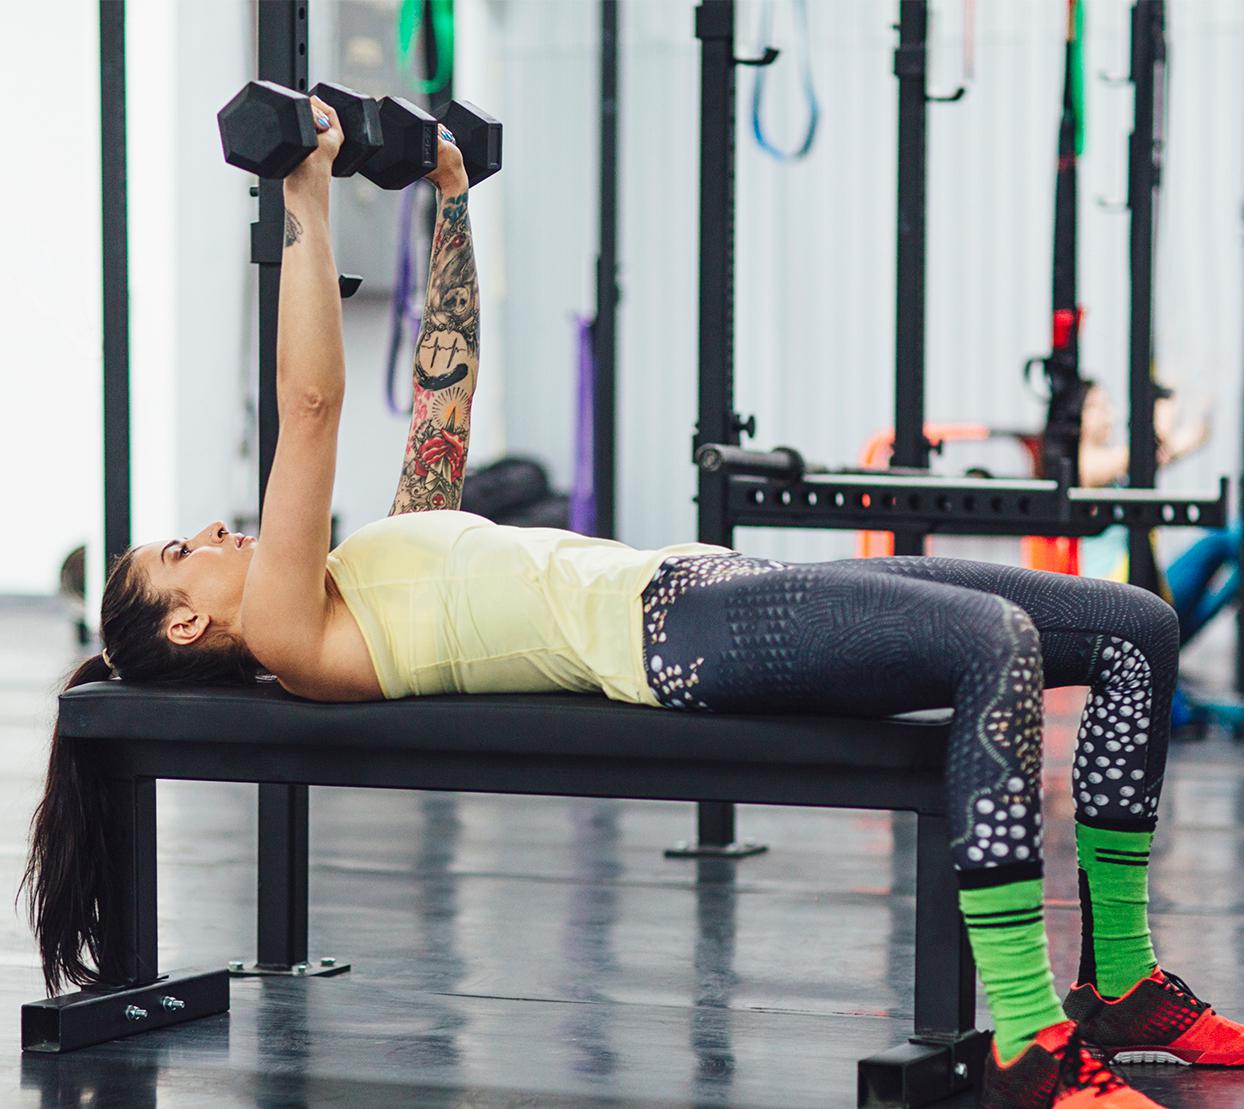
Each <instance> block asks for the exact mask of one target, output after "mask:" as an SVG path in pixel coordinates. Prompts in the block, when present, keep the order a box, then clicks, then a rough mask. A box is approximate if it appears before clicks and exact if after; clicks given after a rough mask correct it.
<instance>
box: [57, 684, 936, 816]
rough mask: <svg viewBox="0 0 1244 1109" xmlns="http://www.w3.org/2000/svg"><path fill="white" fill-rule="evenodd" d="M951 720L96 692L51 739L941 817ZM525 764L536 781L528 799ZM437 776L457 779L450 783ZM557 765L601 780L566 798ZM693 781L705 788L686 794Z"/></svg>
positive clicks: (152, 771) (313, 770) (549, 701)
mask: <svg viewBox="0 0 1244 1109" xmlns="http://www.w3.org/2000/svg"><path fill="white" fill-rule="evenodd" d="M948 721H949V714H948V713H935V714H930V713H924V714H913V715H910V716H906V717H896V718H891V719H885V720H876V719H868V720H862V719H849V718H842V717H822V716H803V715H754V716H753V715H746V716H743V715H724V714H708V713H690V712H678V711H673V710H666V709H652V708H646V707H643V706H638V705H625V704H619V703H617V702H612V701H609V700H607V699H606V698H604V697H595V696H585V695H573V694H566V695H545V694H514V695H481V694H476V695H471V696H444V697H424V698H410V699H407V700H402V701H376V702H365V703H360V704H324V703H319V702H314V701H304V700H301V699H299V698H296V697H292V696H290V695H289V694H287V693H285V692H284V691H283V690H282V689H281V688H280V687H279V686H278V685H277V684H276V683H275V682H262V683H260V684H258V685H256V686H252V687H236V686H235V687H227V688H211V687H170V686H161V685H146V686H144V685H140V684H136V683H132V682H116V681H112V682H96V683H91V684H87V685H83V686H79V687H77V688H75V689H72V690H69V691H67V692H66V693H64V694H63V695H62V696H61V699H60V731H61V735H62V736H64V737H66V738H69V739H73V740H79V741H97V742H99V743H104V744H106V745H108V746H109V747H110V748H112V749H113V758H110V759H109V766H110V767H113V768H115V769H116V770H117V771H118V772H119V773H120V774H123V775H129V774H138V775H145V776H151V777H159V778H165V777H168V778H208V779H212V780H242V781H288V782H305V783H306V784H322V785H379V786H386V785H387V786H395V787H399V788H432V789H437V788H442V789H444V788H449V789H462V790H479V791H484V792H492V791H499V792H550V793H582V794H585V795H602V796H619V797H649V796H651V797H665V796H670V797H681V798H684V799H687V800H702V799H704V800H707V799H718V798H719V797H720V792H721V789H722V788H724V783H723V782H717V783H716V784H714V783H713V782H712V781H711V779H712V778H713V777H714V774H713V768H717V769H718V770H720V771H726V772H727V773H726V774H725V777H727V778H729V779H730V780H733V781H735V782H737V783H739V784H740V785H742V784H743V783H746V782H748V781H751V782H754V783H755V788H754V789H740V788H738V787H737V786H736V787H733V788H731V789H727V792H728V793H730V794H731V796H729V797H728V798H727V797H720V799H730V800H754V801H777V802H778V803H781V802H782V801H783V800H785V799H787V797H789V803H792V804H831V805H832V804H844V803H847V802H845V801H844V800H842V799H838V800H829V799H828V798H823V799H821V800H816V799H812V798H814V797H816V796H818V794H816V793H815V791H813V793H811V794H809V792H808V790H807V789H803V788H794V789H793V790H790V791H789V792H783V790H781V789H779V790H778V793H779V794H780V795H781V796H777V797H775V796H774V786H775V784H776V783H777V782H778V781H779V780H782V781H786V782H787V783H788V785H791V786H793V785H795V783H798V782H799V780H800V779H801V778H806V779H808V782H807V783H805V784H807V785H810V784H811V781H812V780H821V781H825V780H830V779H835V780H838V782H839V784H840V785H843V786H846V785H848V784H849V782H851V781H852V780H854V781H856V783H857V784H861V782H862V779H868V780H870V781H875V784H877V785H880V784H881V783H882V781H883V780H888V781H890V783H891V785H894V784H897V783H901V782H905V783H906V784H907V785H908V786H910V787H912V790H913V791H914V792H912V793H911V797H907V798H905V797H904V796H898V797H897V798H896V799H897V800H898V801H899V803H898V804H895V803H894V801H893V800H891V801H890V802H889V803H887V802H885V801H884V800H880V799H879V798H872V797H871V795H872V793H873V790H872V789H866V790H864V791H863V792H864V794H866V795H868V796H861V797H860V799H859V803H860V806H861V807H873V806H874V805H876V806H877V807H884V808H907V807H911V808H919V809H921V810H924V811H931V810H936V809H937V808H939V806H940V800H937V801H935V800H934V796H936V797H937V798H939V799H940V792H941V790H940V783H941V780H942V773H943V766H944V759H945V748H946V733H947V723H948ZM92 745H93V744H92ZM533 767H542V768H543V769H544V771H545V774H544V775H543V778H544V779H545V780H543V781H538V782H537V784H536V787H534V788H533V784H532V782H531V781H530V780H529V779H530V773H529V772H530V770H531V769H532V768H533ZM438 768H439V770H440V771H446V770H449V769H450V768H455V769H454V770H453V772H452V773H450V774H449V778H451V779H453V781H448V780H445V775H444V774H443V773H438V772H437V770H438ZM523 768H526V770H527V771H528V773H524V771H523ZM558 768H574V769H575V771H576V774H575V776H576V777H578V778H580V779H582V776H583V775H585V774H586V775H587V776H588V777H589V778H591V777H593V775H595V777H596V778H597V779H598V780H596V781H595V782H594V784H593V783H591V782H587V781H585V780H579V781H578V782H577V786H576V788H569V784H568V783H565V782H561V781H560V777H561V776H560V775H559V774H558V773H557V772H556V771H557V769H558ZM625 768H629V769H630V771H635V770H638V769H639V768H643V769H644V774H643V777H642V779H641V780H642V781H644V782H646V783H648V786H647V788H643V789H640V790H638V791H637V790H636V789H635V782H636V779H635V778H634V776H633V774H632V773H627V772H626V771H625ZM550 772H551V777H550V776H549V774H550ZM684 772H685V773H684ZM696 774H698V775H699V776H700V779H701V780H702V781H703V782H704V784H705V787H706V788H705V789H703V790H701V789H698V788H696V787H695V785H694V778H695V775H696ZM507 775H508V777H507ZM718 777H721V775H718ZM509 779H513V781H512V784H511V785H509V786H507V784H506V782H507V780H509ZM585 787H587V788H585ZM931 787H933V788H931ZM832 792H833V793H835V794H838V793H839V792H840V791H839V790H838V789H835V790H833V791H832ZM899 792H900V794H903V793H904V791H903V790H901V789H900V791H899ZM736 793H737V794H740V795H739V796H734V794H736ZM747 793H751V794H753V796H743V795H741V794H747ZM890 793H891V794H893V789H891V791H890Z"/></svg>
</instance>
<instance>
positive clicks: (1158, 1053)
mask: <svg viewBox="0 0 1244 1109" xmlns="http://www.w3.org/2000/svg"><path fill="white" fill-rule="evenodd" d="M1188 1054H1189V1055H1192V1056H1194V1058H1191V1059H1185V1058H1184V1057H1183V1056H1182V1055H1176V1054H1175V1053H1174V1052H1173V1051H1169V1050H1165V1049H1164V1050H1158V1049H1153V1048H1135V1049H1130V1050H1128V1049H1125V1050H1123V1051H1114V1052H1111V1053H1110V1054H1109V1055H1108V1056H1107V1058H1108V1059H1109V1061H1110V1062H1112V1063H1157V1064H1164V1065H1165V1064H1170V1065H1174V1066H1179V1067H1190V1066H1192V1064H1193V1063H1195V1062H1196V1061H1197V1059H1199V1058H1200V1057H1201V1052H1199V1051H1196V1052H1189V1053H1188Z"/></svg>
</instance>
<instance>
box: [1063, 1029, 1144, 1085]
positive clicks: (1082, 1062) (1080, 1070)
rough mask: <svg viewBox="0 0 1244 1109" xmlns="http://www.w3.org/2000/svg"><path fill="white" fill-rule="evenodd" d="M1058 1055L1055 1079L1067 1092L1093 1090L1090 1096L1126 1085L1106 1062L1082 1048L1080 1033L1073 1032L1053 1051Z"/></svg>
mask: <svg viewBox="0 0 1244 1109" xmlns="http://www.w3.org/2000/svg"><path fill="white" fill-rule="evenodd" d="M1055 1054H1056V1055H1059V1056H1060V1058H1059V1063H1058V1078H1059V1081H1060V1082H1061V1083H1062V1085H1063V1086H1064V1088H1066V1089H1069V1090H1093V1091H1095V1093H1094V1095H1093V1096H1094V1097H1101V1095H1102V1094H1106V1093H1109V1092H1110V1091H1111V1090H1118V1089H1121V1088H1122V1087H1124V1086H1126V1085H1127V1082H1126V1081H1125V1080H1124V1078H1123V1076H1122V1075H1121V1074H1119V1072H1118V1071H1116V1070H1115V1069H1114V1068H1113V1067H1111V1066H1110V1065H1109V1064H1108V1063H1104V1062H1102V1060H1100V1059H1098V1058H1097V1057H1096V1056H1095V1055H1093V1054H1092V1053H1091V1052H1090V1051H1089V1050H1088V1048H1086V1047H1085V1046H1084V1040H1083V1039H1082V1038H1081V1036H1080V1030H1079V1029H1078V1028H1077V1029H1075V1030H1074V1031H1073V1032H1072V1033H1071V1035H1069V1036H1068V1037H1067V1042H1066V1043H1065V1044H1063V1046H1062V1047H1061V1048H1060V1049H1058V1051H1056V1052H1055Z"/></svg>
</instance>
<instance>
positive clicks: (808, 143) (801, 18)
mask: <svg viewBox="0 0 1244 1109" xmlns="http://www.w3.org/2000/svg"><path fill="white" fill-rule="evenodd" d="M774 3H775V0H762V3H761V5H760V32H759V40H760V42H759V45H760V46H761V48H763V47H765V46H767V45H768V44H769V41H770V39H771V37H772V33H773V6H774ZM791 5H792V7H793V9H794V15H795V24H796V30H795V39H796V50H797V52H798V55H799V68H800V72H801V73H802V75H803V92H804V97H805V99H806V100H807V103H808V129H807V131H806V132H805V133H804V136H803V142H802V143H801V144H800V145H799V146H798V147H796V148H795V149H794V150H782V149H781V148H779V147H777V146H774V145H773V143H771V142H770V141H769V140H768V138H767V137H766V136H765V129H764V124H763V122H762V121H761V105H762V103H763V101H764V89H765V78H766V76H767V75H768V72H769V69H770V67H769V66H759V67H758V68H757V69H756V84H755V85H754V86H753V88H752V134H753V135H755V136H756V143H757V145H758V146H759V147H760V149H761V150H763V151H764V152H765V153H766V154H768V155H770V157H773V158H776V159H777V160H778V161H779V162H797V161H799V160H800V159H801V158H805V157H807V155H808V152H809V151H810V150H811V149H812V143H813V141H814V140H815V139H816V125H817V123H818V122H819V121H820V118H821V107H820V104H819V103H818V102H817V99H816V87H815V86H814V85H813V83H812V48H811V44H810V42H809V39H808V3H807V0H791Z"/></svg>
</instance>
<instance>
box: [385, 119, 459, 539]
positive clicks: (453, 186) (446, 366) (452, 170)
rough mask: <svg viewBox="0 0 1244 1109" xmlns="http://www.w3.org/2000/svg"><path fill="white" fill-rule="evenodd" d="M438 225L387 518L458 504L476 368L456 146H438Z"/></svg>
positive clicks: (434, 179)
mask: <svg viewBox="0 0 1244 1109" xmlns="http://www.w3.org/2000/svg"><path fill="white" fill-rule="evenodd" d="M428 180H429V181H432V182H433V184H435V185H436V187H437V205H438V209H437V214H436V229H435V231H434V232H433V235H432V258H431V261H430V262H429V263H428V294H427V300H426V302H425V304H424V307H423V324H422V326H421V327H420V329H419V337H418V339H417V340H416V342H415V365H414V408H413V411H412V414H411V420H410V434H409V436H408V437H407V440H406V458H405V460H404V462H403V463H402V476H401V478H400V479H399V481H398V485H397V495H396V496H395V497H394V498H393V507H392V508H391V509H390V510H389V515H390V516H394V515H397V514H399V513H403V512H419V511H421V510H424V509H435V508H457V507H458V506H459V505H460V504H461V503H462V476H463V471H464V469H465V467H466V456H467V445H468V441H469V439H470V435H471V398H472V397H473V396H474V395H475V378H476V374H477V373H478V371H479V282H478V280H477V278H476V272H475V249H474V246H473V244H472V241H471V220H470V217H469V216H468V214H467V178H466V173H465V172H464V171H463V169H462V157H461V155H460V154H459V153H458V150H457V148H456V147H455V146H453V144H451V143H447V142H445V141H444V140H443V139H442V140H441V143H440V164H439V165H438V167H437V170H436V173H435V175H434V174H429V175H428Z"/></svg>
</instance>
